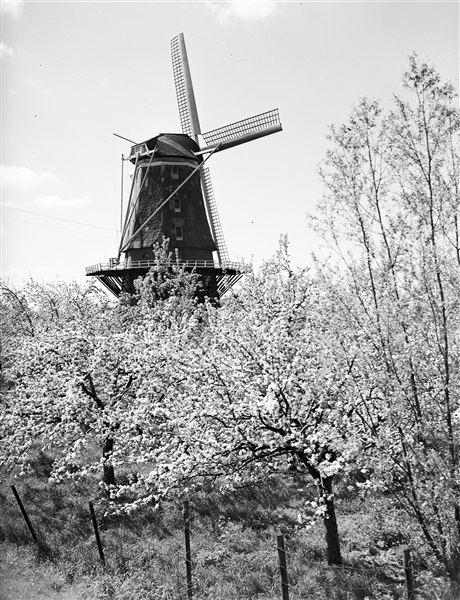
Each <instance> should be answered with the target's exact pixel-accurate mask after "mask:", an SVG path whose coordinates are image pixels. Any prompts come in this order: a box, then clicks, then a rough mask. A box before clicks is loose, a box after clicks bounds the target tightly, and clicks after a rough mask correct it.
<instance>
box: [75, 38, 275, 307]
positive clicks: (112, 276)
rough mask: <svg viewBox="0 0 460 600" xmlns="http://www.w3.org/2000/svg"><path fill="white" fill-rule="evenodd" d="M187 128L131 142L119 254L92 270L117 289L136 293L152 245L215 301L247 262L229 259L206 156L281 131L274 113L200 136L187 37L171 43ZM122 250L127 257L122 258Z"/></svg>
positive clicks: (90, 272) (91, 273) (149, 262)
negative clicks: (165, 249)
mask: <svg viewBox="0 0 460 600" xmlns="http://www.w3.org/2000/svg"><path fill="white" fill-rule="evenodd" d="M171 55H172V65H173V73H174V82H175V88H176V97H177V103H178V108H179V116H180V121H181V128H182V133H162V134H159V135H157V136H155V137H152V138H150V139H148V140H146V141H144V142H142V143H136V144H134V145H133V146H132V147H131V152H130V155H129V161H130V162H131V163H132V164H133V165H134V173H133V177H132V185H131V191H130V195H129V201H128V203H127V208H126V214H125V219H124V225H123V230H122V234H121V241H120V246H119V250H118V256H117V258H112V259H110V260H109V262H108V263H99V264H96V265H93V266H91V267H88V268H87V269H86V274H87V275H88V276H93V277H96V278H97V279H98V280H99V281H100V282H101V283H102V284H103V285H105V286H106V287H107V288H108V289H109V290H110V291H111V292H112V293H113V294H115V295H116V296H118V295H119V294H120V293H121V292H122V291H126V292H128V293H133V292H134V281H135V280H136V279H137V278H139V277H142V276H145V275H146V274H147V273H148V271H149V270H150V269H151V268H152V267H153V266H155V264H156V261H155V256H154V246H155V244H156V243H161V241H162V239H163V238H168V239H169V249H170V250H171V251H172V252H173V253H174V254H175V255H176V256H177V258H178V261H179V264H180V265H181V266H182V267H183V268H184V269H186V270H189V271H192V270H193V271H194V272H196V273H197V274H198V275H199V276H200V279H201V282H202V285H203V288H204V291H205V293H206V294H207V295H208V296H211V297H215V298H218V297H220V296H222V294H224V293H225V292H226V291H227V290H228V289H230V287H231V286H232V285H234V284H235V283H236V282H237V281H238V279H240V277H241V276H242V274H243V272H244V267H243V266H242V265H239V264H238V263H234V262H231V261H230V260H229V256H228V252H227V248H226V245H225V240H224V236H223V232H222V227H221V224H220V220H219V215H218V212H217V207H216V203H215V200H214V194H213V190H212V184H211V179H210V175H209V170H208V168H207V167H206V166H205V163H206V161H207V160H208V159H209V158H210V157H211V156H212V155H213V154H214V153H215V152H220V151H222V150H225V149H227V148H231V147H233V146H237V145H239V144H243V143H245V142H249V141H251V140H254V139H257V138H260V137H263V136H266V135H270V134H272V133H276V132H278V131H281V124H280V121H279V113H278V110H277V109H275V110H271V111H268V112H265V113H262V114H260V115H256V116H254V117H250V118H248V119H244V120H242V121H238V122H236V123H232V124H230V125H226V126H224V127H221V128H218V129H214V130H212V131H209V132H208V133H203V134H202V133H201V128H200V122H199V119H198V112H197V108H196V103H195V96H194V93H193V87H192V80H191V76H190V69H189V65H188V59H187V52H186V48H185V41H184V36H183V34H180V35H178V36H176V37H175V38H174V39H173V40H172V41H171ZM122 255H124V258H123V259H122V258H121V257H122Z"/></svg>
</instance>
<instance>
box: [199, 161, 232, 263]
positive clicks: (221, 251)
mask: <svg viewBox="0 0 460 600" xmlns="http://www.w3.org/2000/svg"><path fill="white" fill-rule="evenodd" d="M201 181H202V187H203V193H204V197H205V202H206V207H207V209H208V212H209V217H210V221H211V230H212V233H213V237H214V241H215V242H216V246H217V254H218V256H219V260H220V262H221V263H225V262H229V260H230V259H229V256H228V251H227V246H226V244H225V238H224V233H223V231H222V225H221V224H220V218H219V213H218V211H217V205H216V201H215V199H214V191H213V189H212V183H211V176H210V174H209V169H208V168H207V167H203V168H202V169H201Z"/></svg>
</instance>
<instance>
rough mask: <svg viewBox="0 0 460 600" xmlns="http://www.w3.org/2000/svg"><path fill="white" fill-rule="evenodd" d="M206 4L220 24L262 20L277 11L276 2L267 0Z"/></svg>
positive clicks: (216, 0) (237, 0)
mask: <svg viewBox="0 0 460 600" xmlns="http://www.w3.org/2000/svg"><path fill="white" fill-rule="evenodd" d="M207 4H208V7H209V8H210V9H211V10H212V11H213V12H215V13H216V15H217V19H218V20H219V21H220V22H221V23H228V22H230V21H243V22H250V21H260V20H264V19H266V18H267V17H269V16H271V15H272V14H273V13H274V12H275V10H276V9H277V3H276V2H274V1H267V0H231V1H230V2H227V1H225V0H212V1H210V2H208V3H207Z"/></svg>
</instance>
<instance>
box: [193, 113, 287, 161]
mask: <svg viewBox="0 0 460 600" xmlns="http://www.w3.org/2000/svg"><path fill="white" fill-rule="evenodd" d="M281 130H282V127H281V123H280V117H279V111H278V109H277V108H275V109H273V110H269V111H268V112H264V113H261V114H260V115H255V116H254V117H250V118H249V119H243V120H242V121H237V122H236V123H232V124H231V125H226V126H225V127H220V128H219V129H213V130H212V131H208V133H203V138H204V141H205V142H206V144H207V147H206V148H202V149H201V152H202V153H204V152H209V151H211V150H212V149H213V148H215V147H216V146H217V145H219V144H220V146H219V148H217V151H220V150H225V149H227V148H231V147H232V146H238V145H239V144H244V143H245V142H249V141H251V140H255V139H258V138H260V137H264V136H266V135H270V134H272V133H276V132H277V131H281Z"/></svg>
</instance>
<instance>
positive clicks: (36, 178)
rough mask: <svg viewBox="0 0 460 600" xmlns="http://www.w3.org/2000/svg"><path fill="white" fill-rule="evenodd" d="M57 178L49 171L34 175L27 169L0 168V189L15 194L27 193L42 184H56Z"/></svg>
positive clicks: (4, 166)
mask: <svg viewBox="0 0 460 600" xmlns="http://www.w3.org/2000/svg"><path fill="white" fill-rule="evenodd" d="M57 183H59V180H58V178H57V177H56V176H55V175H53V173H50V172H49V171H43V172H42V173H36V172H35V171H33V170H32V169H28V168H27V167H7V166H6V165H2V166H1V187H2V188H3V189H9V190H14V191H16V192H28V191H30V190H33V189H35V188H36V187H38V186H40V185H43V184H53V185H55V184H57Z"/></svg>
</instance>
